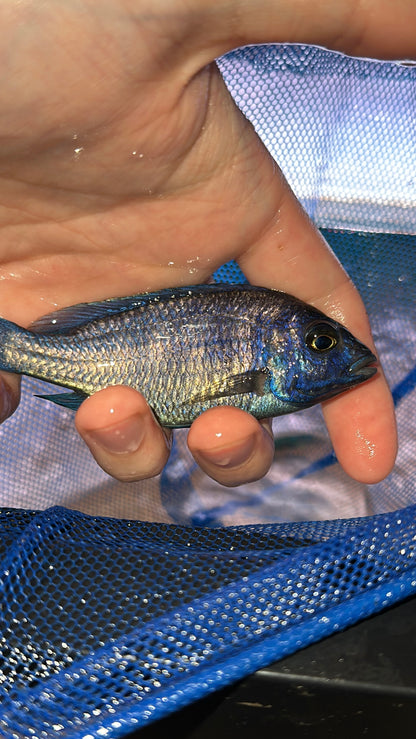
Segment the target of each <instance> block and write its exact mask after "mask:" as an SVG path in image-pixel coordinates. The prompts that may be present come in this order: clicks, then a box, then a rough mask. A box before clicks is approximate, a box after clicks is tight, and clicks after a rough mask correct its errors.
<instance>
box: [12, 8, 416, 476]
mask: <svg viewBox="0 0 416 739" xmlns="http://www.w3.org/2000/svg"><path fill="white" fill-rule="evenodd" d="M0 18H1V28H2V36H1V40H0V55H1V59H2V68H3V85H2V88H1V90H0V106H1V107H0V109H1V110H2V116H1V119H0V137H1V139H0V140H1V142H2V147H1V150H0V175H1V178H0V197H1V201H0V202H1V209H0V280H1V291H0V315H2V316H4V317H6V318H9V319H11V320H14V321H16V322H18V323H20V324H22V325H27V324H28V323H30V322H31V321H32V320H33V319H34V318H36V317H38V316H40V315H42V314H44V313H47V312H49V311H50V310H54V309H56V308H57V307H61V306H65V305H70V304H74V303H77V302H83V301H90V300H95V299H102V298H105V297H110V296H116V295H127V294H132V293H137V292H142V291H146V290H154V289H159V288H161V287H166V286H173V285H181V284H191V283H192V284H195V283H198V282H203V281H205V280H206V279H207V278H208V277H209V276H210V274H211V273H212V272H213V271H214V270H215V269H216V268H217V267H218V266H219V265H221V264H223V263H224V262H225V261H227V260H229V259H231V258H234V259H237V260H238V262H239V264H240V265H241V267H242V269H243V271H244V272H245V274H246V275H247V277H248V279H249V280H250V281H251V282H252V283H254V284H261V285H265V286H267V287H274V288H279V289H282V290H286V291H287V292H290V293H292V294H295V295H297V296H298V297H301V298H303V299H304V300H306V301H307V302H310V303H312V304H314V305H316V306H317V307H319V308H321V309H322V310H323V311H324V312H325V313H327V314H328V315H332V316H334V317H335V318H336V319H337V320H340V321H341V322H343V323H345V324H346V325H347V327H348V328H349V329H350V330H351V331H352V333H354V334H355V335H356V336H357V337H358V338H359V339H361V340H362V341H363V342H364V343H366V344H368V345H370V346H372V341H371V336H370V329H369V326H368V321H367V318H366V314H365V311H364V308H363V305H362V302H361V300H360V298H359V296H358V294H357V292H356V290H355V288H354V287H353V285H352V284H351V282H350V280H349V279H348V277H347V275H346V274H345V272H344V271H343V269H342V267H341V266H340V265H339V263H338V262H337V260H336V259H335V257H334V255H333V254H332V252H331V251H330V250H329V248H328V246H327V245H326V244H325V242H324V241H323V239H322V237H321V236H320V234H319V233H318V232H317V231H316V229H315V228H314V226H313V225H312V224H311V222H310V221H309V219H308V218H307V216H306V215H305V213H304V212H303V210H302V208H301V207H300V205H299V203H298V202H297V200H296V199H295V197H294V196H293V194H292V192H291V191H290V189H289V187H288V185H287V183H286V182H285V180H284V178H283V176H282V174H281V172H280V171H279V169H278V167H277V165H276V164H275V162H274V161H273V160H272V158H271V157H270V155H269V154H268V152H267V151H266V150H265V148H264V147H263V145H262V144H261V142H260V141H259V139H258V138H257V136H256V134H255V133H254V131H253V128H252V127H251V126H250V125H249V124H248V122H247V121H246V120H245V119H244V117H243V116H242V115H241V113H240V112H239V111H238V110H237V108H236V106H235V105H234V103H233V101H232V99H231V98H230V96H229V94H228V92H227V90H226V88H225V85H224V83H223V81H222V79H221V76H220V75H219V73H218V71H217V68H216V66H215V65H213V64H211V61H212V59H214V58H215V57H217V56H219V55H221V54H222V53H224V52H226V51H228V50H229V49H231V48H233V47H236V46H239V45H243V44H246V43H259V42H271V41H292V42H304V43H316V44H321V45H326V46H328V47H330V48H334V49H339V50H343V51H346V52H349V53H351V54H358V55H366V54H367V55H370V56H381V57H385V58H395V57H406V56H409V57H410V56H411V55H412V54H414V52H415V46H416V44H415V41H414V33H413V28H414V23H415V20H416V9H415V8H414V4H413V3H412V2H411V0H400V2H399V3H396V4H395V5H394V8H393V7H392V6H391V3H389V2H387V0H384V1H383V0H379V1H378V2H377V1H376V0H374V1H373V2H367V3H354V2H352V1H351V0H350V1H349V2H346V1H345V2H339V3H336V4H335V5H334V7H331V12H330V13H329V11H328V5H327V3H324V2H316V3H314V4H313V5H310V4H308V3H304V2H301V0H297V1H296V0H290V1H289V0H280V1H279V0H257V1H255V2H252V3H250V4H248V5H247V4H245V5H241V4H240V3H237V2H235V3H234V2H229V3H224V4H223V3H221V2H219V3H216V4H215V5H214V6H213V5H212V3H210V2H209V1H208V0H207V1H206V2H204V1H203V0H194V1H192V0H176V1H175V2H172V0H171V1H170V2H167V1H166V0H135V2H133V0H125V1H124V2H120V0H102V1H101V2H100V3H98V2H95V1H94V0H67V2H64V3H60V4H59V6H58V5H57V4H56V3H54V2H51V1H48V0H45V2H43V3H42V4H39V3H36V2H33V0H32V1H31V0H23V2H22V1H21V0H19V1H18V0H9V2H7V3H6V4H2V6H1V8H0ZM386 29H388V31H389V32H388V33H386ZM265 264H267V270H266V271H265V270H264V265H265ZM297 265H299V268H298V269H297V268H296V266H297ZM294 267H295V269H294ZM3 389H4V393H3V405H2V417H3V419H4V418H5V417H7V416H8V415H9V414H10V413H11V412H12V411H13V410H14V408H15V407H16V405H17V403H18V379H17V378H16V377H14V376H13V375H6V374H4V375H3ZM324 414H325V418H326V422H327V425H328V429H329V432H330V434H331V438H332V441H333V444H334V448H335V451H336V454H337V456H338V459H339V461H340V462H341V464H342V465H343V467H344V468H345V470H346V471H347V472H348V473H349V474H350V475H351V476H352V477H354V478H356V479H359V480H362V481H364V482H375V481H377V480H379V479H381V478H383V477H384V476H385V475H386V474H387V473H388V472H389V471H390V469H391V467H392V464H393V462H394V457H395V453H396V437H395V424H394V413H393V407H392V402H391V397H390V393H389V391H388V388H387V385H386V383H385V380H384V378H383V376H382V374H381V373H379V374H378V376H377V377H376V378H375V379H374V380H372V381H371V382H369V383H366V384H365V385H364V386H362V387H358V388H356V389H354V390H353V391H351V392H349V393H346V394H345V395H343V396H340V397H338V398H335V399H334V400H331V401H328V402H327V403H325V404H324ZM76 423H77V427H78V430H79V432H80V433H81V435H82V436H83V437H84V439H85V440H86V442H87V443H88V445H89V446H90V448H91V450H92V452H93V454H94V456H95V457H96V459H97V461H98V462H99V463H100V464H101V465H102V466H103V467H104V469H106V470H107V471H108V472H109V473H110V474H112V475H114V476H115V477H118V478H119V479H140V478H144V477H148V476H152V475H154V474H156V473H157V472H159V471H160V470H161V468H162V467H163V465H164V464H165V462H166V460H167V457H168V453H169V436H168V433H167V432H165V431H164V430H162V429H161V428H160V427H159V426H158V424H157V423H156V422H155V420H154V418H153V416H152V414H151V412H150V410H149V408H148V407H147V405H146V403H145V401H144V399H143V398H142V397H141V396H140V395H139V393H136V392H135V391H133V390H132V389H130V388H107V389H106V390H102V391H101V392H99V393H97V394H96V395H94V396H92V397H91V398H89V399H88V400H87V401H85V403H83V405H82V406H81V408H80V409H79V411H78V413H77V417H76ZM188 443H189V446H190V449H191V451H192V452H193V454H194V456H195V458H196V459H197V461H198V463H199V464H200V465H201V467H202V468H203V469H204V470H205V471H206V472H207V473H208V474H210V475H211V476H212V477H214V478H215V479H217V480H218V481H219V482H222V483H223V484H227V485H235V484H239V483H241V482H245V481H249V480H252V479H255V478H257V477H260V476H261V475H262V474H264V473H265V472H266V470H267V468H268V466H269V464H270V462H271V460H272V455H273V443H272V438H271V433H270V427H269V424H268V422H266V421H264V422H260V423H259V422H257V421H256V420H255V419H254V418H252V417H251V416H248V415H247V414H244V413H243V412H242V411H239V410H237V409H234V408H218V409H213V410H211V411H207V412H206V413H205V414H203V415H202V416H200V418H198V419H197V420H196V421H195V422H194V424H193V426H192V427H191V429H190V432H189V436H188Z"/></svg>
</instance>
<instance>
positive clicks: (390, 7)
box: [189, 0, 416, 59]
mask: <svg viewBox="0 0 416 739" xmlns="http://www.w3.org/2000/svg"><path fill="white" fill-rule="evenodd" d="M195 5H196V9H195V13H194V21H193V22H194V33H193V34H189V37H190V38H191V39H192V43H193V44H194V45H196V44H197V43H199V44H200V45H201V46H203V48H205V49H207V48H208V45H210V49H209V51H210V56H211V57H212V58H214V57H215V56H220V54H223V53H225V52H226V51H229V50H230V49H232V48H235V47H237V46H244V45H246V44H259V43H260V44H261V43H281V42H291V43H302V44H315V45H319V46H326V47H328V48H331V49H335V50H338V51H343V52H346V53H348V54H353V55H358V56H371V57H372V56H376V57H379V58H380V57H381V58H383V59H404V58H406V57H412V56H413V55H414V54H415V53H416V40H415V34H414V28H415V26H416V6H415V3H414V1H413V0H396V2H395V3H392V2H391V0H366V2H359V1H358V0H357V1H356V2H354V1H353V0H337V2H336V3H330V4H328V2H326V0H317V1H315V2H314V3H310V2H305V0H254V2H250V3H241V2H239V1H238V0H234V2H233V1H231V2H227V3H217V4H216V8H215V12H212V7H211V5H212V4H211V1H210V0H205V2H201V0H195ZM201 16H203V21H204V22H202V20H201ZM202 29H203V33H202ZM387 29H388V33H386V31H387Z"/></svg>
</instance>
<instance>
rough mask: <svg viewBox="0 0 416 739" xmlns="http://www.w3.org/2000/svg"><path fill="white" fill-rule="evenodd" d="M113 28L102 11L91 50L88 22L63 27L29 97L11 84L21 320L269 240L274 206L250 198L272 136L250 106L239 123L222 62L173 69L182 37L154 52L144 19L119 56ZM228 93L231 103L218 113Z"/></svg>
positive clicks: (3, 241) (13, 255)
mask: <svg viewBox="0 0 416 739" xmlns="http://www.w3.org/2000/svg"><path fill="white" fill-rule="evenodd" d="M132 25H133V24H132ZM105 30H106V29H104V28H103V27H102V25H101V26H97V23H96V19H95V18H94V17H92V18H91V31H90V34H87V35H86V38H85V48H82V46H81V49H78V48H77V45H76V42H75V39H76V38H77V37H78V35H79V34H78V33H76V28H75V27H74V29H73V34H69V35H67V36H66V37H65V39H60V38H59V36H58V38H57V41H56V47H55V51H56V56H55V63H54V65H53V67H52V68H51V69H50V70H49V71H48V73H47V74H46V75H45V74H44V73H43V76H42V74H41V73H40V72H41V71H43V72H44V67H45V65H46V61H47V60H46V59H43V58H42V57H41V58H40V59H38V64H39V73H37V70H36V69H35V70H33V66H32V62H31V59H30V57H28V55H26V59H27V61H28V64H27V68H25V67H22V68H21V70H20V71H21V74H20V82H21V88H22V100H19V99H18V98H16V91H14V94H13V95H8V96H7V91H4V92H3V95H4V96H5V98H7V100H5V102H4V107H3V110H4V109H5V108H6V109H8V116H7V122H8V124H7V129H8V130H7V129H6V130H5V131H4V132H3V137H4V140H5V141H6V144H7V156H5V157H4V158H3V160H0V167H1V169H2V174H3V179H2V182H1V183H0V192H1V190H2V191H3V194H2V201H3V203H6V208H5V209H4V211H3V214H2V221H1V226H2V230H1V232H0V261H1V276H2V277H3V288H4V289H3V291H2V297H1V304H0V310H2V311H3V314H4V312H6V313H7V315H8V317H11V318H14V319H16V320H19V321H23V322H27V321H28V320H30V319H31V318H33V317H35V315H38V314H40V313H44V312H46V311H47V310H48V308H49V306H50V307H53V306H54V305H55V304H58V305H62V304H65V303H67V304H70V303H74V302H77V301H80V300H91V299H94V298H98V297H106V296H110V295H117V294H120V293H126V292H132V291H133V292H134V291H139V290H142V289H143V290H144V289H151V288H154V287H161V286H163V285H170V284H178V283H186V282H199V281H201V280H204V279H206V278H207V277H208V275H209V274H210V273H211V272H212V269H213V268H215V267H216V266H218V265H219V264H221V263H222V262H224V261H225V260H226V259H228V258H230V257H234V256H237V255H238V253H240V252H241V251H243V250H244V249H245V248H246V247H247V246H248V245H249V244H250V243H251V241H252V240H253V238H256V236H257V233H256V232H258V231H260V229H262V228H263V227H264V223H265V221H266V219H267V218H269V217H270V213H269V211H270V209H271V207H272V205H273V206H274V204H273V203H272V202H264V200H262V201H261V203H259V204H257V207H256V208H253V207H251V208H250V209H247V207H246V205H245V203H246V201H247V200H248V199H249V198H250V197H251V195H252V191H254V192H255V190H256V189H257V188H258V186H259V182H255V181H253V174H252V173H253V171H254V172H256V168H255V167H253V166H252V163H251V162H250V159H251V158H252V157H253V156H256V148H257V151H258V152H259V151H260V147H259V146H258V144H257V140H256V139H255V138H254V137H253V136H252V135H251V130H250V129H248V127H247V125H246V124H245V122H244V120H243V119H242V118H237V121H238V125H239V129H240V130H238V131H237V130H234V131H233V136H232V137H230V136H228V135H227V129H228V128H230V125H231V122H232V125H233V126H234V128H235V120H236V117H235V111H234V109H233V107H232V105H231V104H230V103H229V100H228V95H227V93H226V91H225V88H224V86H223V83H222V80H221V79H220V77H219V75H218V72H217V70H216V68H215V66H212V67H210V68H206V69H204V70H203V71H201V72H199V73H196V74H195V76H194V77H193V78H192V77H191V80H189V79H186V78H185V77H184V71H183V69H182V68H181V65H180V64H179V63H178V69H177V71H174V72H172V66H174V63H175V59H174V53H173V52H172V50H171V49H170V48H169V45H168V44H165V49H164V50H163V51H162V53H161V54H160V56H159V58H156V59H155V58H152V57H149V56H148V57H146V48H147V45H148V44H149V43H150V44H151V39H149V37H147V43H146V45H145V44H144V43H143V44H142V46H141V45H140V37H141V36H140V32H141V31H143V32H144V30H146V29H143V28H141V27H140V26H138V27H136V28H132V29H131V47H129V46H128V44H127V47H126V46H124V53H123V55H120V53H119V45H121V44H122V43H123V42H124V44H126V38H125V37H126V36H127V40H128V39H129V38H130V33H126V32H125V33H124V38H120V39H115V41H114V44H113V46H114V48H113V49H112V50H110V54H109V53H108V49H107V48H106V47H105V46H103V45H100V43H97V42H99V39H100V37H101V35H104V33H105ZM107 31H108V29H107ZM147 31H148V29H147ZM36 32H37V30H36ZM50 32H51V29H48V33H50ZM84 35H85V29H84ZM138 40H139V43H138V42H137V41H138ZM45 48H47V46H45ZM90 49H95V51H94V52H93V54H92V59H91V53H90ZM111 52H112V53H111ZM45 53H46V52H45ZM48 53H50V50H48ZM75 53H77V54H78V59H77V64H76V65H75V66H71V67H70V68H69V69H67V68H66V65H67V59H68V57H71V56H73V55H74V54H75ZM169 53H170V59H169V57H168V54H169ZM22 58H23V59H24V58H25V55H24V54H22ZM146 61H147V66H146V63H144V62H146ZM168 64H170V65H171V66H168ZM163 68H165V69H166V72H161V71H160V69H162V70H163ZM91 69H92V70H94V69H95V70H97V72H96V75H95V77H94V75H92V74H91ZM12 71H13V70H12ZM32 80H37V85H36V88H35V89H33V90H32V92H31V93H30V94H28V93H27V92H26V90H27V89H30V85H31V81H32ZM63 89H64V92H63V91H62V90H63ZM65 90H67V91H68V93H69V94H66V93H65ZM23 91H24V92H23ZM18 92H19V91H18ZM79 92H81V93H82V97H81V96H80V95H79V94H78V93H79ZM219 97H222V98H223V99H224V100H225V102H226V104H225V105H224V103H222V107H220V113H221V114H220V115H218V111H217V112H216V115H215V117H214V116H210V103H214V104H215V108H218V106H217V103H218V98H219ZM80 98H81V99H80ZM51 100H57V101H58V102H57V103H56V107H54V108H53V110H52V111H51V108H50V105H49V104H48V103H50V101H51ZM126 101H127V102H126ZM29 107H30V109H31V111H32V113H31V116H30V120H31V125H30V127H28V126H27V124H26V120H27V112H28V108H29ZM16 131H18V132H19V134H18V136H17V137H16V135H15V132H16ZM28 152H30V153H29V155H28ZM208 154H209V156H208ZM249 165H250V166H249ZM247 171H249V172H250V175H249V176H248V177H247V176H245V175H244V172H247ZM270 176H272V171H270ZM218 192H221V202H220V204H219V203H218V200H217V197H216V196H217V193H218ZM10 193H12V197H11V196H10V195H9V194H10ZM8 200H9V201H10V202H7V201H8ZM7 206H9V207H7ZM16 207H17V208H19V213H18V217H16ZM253 213H254V214H255V217H254V215H253ZM14 275H18V277H19V279H18V280H15V279H14ZM9 290H10V291H12V292H13V300H11V295H9V294H8V292H9ZM12 306H13V307H12Z"/></svg>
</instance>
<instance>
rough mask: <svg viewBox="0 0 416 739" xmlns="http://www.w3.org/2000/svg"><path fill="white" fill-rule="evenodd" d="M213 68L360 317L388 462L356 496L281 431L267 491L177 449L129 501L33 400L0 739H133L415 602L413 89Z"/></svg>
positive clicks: (4, 558)
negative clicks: (377, 361) (368, 340)
mask: <svg viewBox="0 0 416 739" xmlns="http://www.w3.org/2000/svg"><path fill="white" fill-rule="evenodd" d="M219 65H220V68H221V71H222V73H223V75H224V77H225V79H226V82H227V84H228V85H229V87H230V89H231V91H232V94H233V95H234V97H235V99H236V100H237V102H238V104H239V105H240V107H241V108H242V109H243V111H244V113H245V114H246V115H247V116H248V117H249V118H250V119H251V120H252V121H253V123H254V125H255V126H256V129H257V131H258V133H259V135H260V136H261V137H262V138H263V140H264V141H265V143H266V145H267V146H268V147H269V149H270V150H271V151H272V153H273V155H274V156H275V157H276V159H277V160H278V161H279V164H280V165H281V166H282V168H283V170H284V171H285V174H286V175H287V177H288V179H289V181H290V183H291V185H292V187H293V189H294V190H295V192H296V194H297V195H298V196H299V197H300V199H301V200H302V202H303V203H304V205H305V207H306V208H307V210H308V211H309V213H310V214H311V216H312V217H313V218H314V219H315V221H316V223H317V224H318V226H319V227H320V228H321V229H322V230H323V232H324V235H325V237H326V238H327V239H328V241H329V243H330V244H331V246H332V248H333V249H334V250H335V252H336V253H337V255H338V256H339V258H340V260H341V261H342V263H343V264H344V265H345V267H346V269H347V270H348V271H349V273H350V274H351V276H352V277H353V279H354V281H355V283H356V285H357V287H358V288H359V290H360V292H361V294H362V296H363V298H364V301H365V303H366V306H367V309H368V311H369V314H370V318H371V322H372V326H373V331H374V335H375V340H376V344H377V347H378V350H379V352H380V355H381V358H382V361H383V365H384V368H385V371H386V374H387V377H388V380H389V382H390V385H391V388H392V391H393V397H394V401H395V405H396V411H397V418H398V425H399V437H400V449H399V456H398V460H397V464H396V467H395V469H394V471H393V473H392V474H391V475H390V476H389V478H388V479H387V480H385V481H384V482H382V483H380V484H377V485H372V486H365V485H362V484H359V483H355V482H353V481H351V480H350V479H349V478H347V476H346V475H345V474H344V473H343V472H342V470H341V469H340V467H339V465H338V464H337V461H336V459H335V456H334V454H333V451H332V448H331V445H330V442H329V439H328V436H327V434H326V431H325V428H324V425H323V421H322V417H321V412H320V409H319V408H313V409H309V410H307V411H304V412H301V413H298V414H294V415H292V416H288V417H284V418H280V419H277V420H276V421H275V422H274V433H275V439H276V445H275V446H276V449H275V462H274V464H273V466H272V469H271V471H270V473H269V474H268V475H267V476H266V477H265V478H264V479H263V480H262V481H260V482H257V483H251V484H249V485H242V486H240V487H239V488H237V489H233V490H229V489H227V488H223V487H222V486H220V485H219V484H217V483H214V482H213V481H212V480H209V479H208V478H207V477H206V476H204V475H203V473H202V472H201V471H200V470H199V469H198V468H197V467H196V465H195V463H194V462H193V460H192V458H191V457H190V455H189V453H188V452H187V447H186V433H187V432H186V430H181V431H178V432H176V433H175V442H174V447H173V450H172V455H171V458H170V461H169V463H168V465H167V466H166V468H165V469H164V470H163V472H162V474H161V475H160V476H159V477H157V478H155V479H153V480H149V481H145V482H140V483H123V484H121V483H118V482H116V481H114V480H112V479H111V478H110V477H108V476H107V475H106V474H105V473H104V472H102V471H100V470H99V469H98V467H97V466H96V465H95V463H94V462H93V461H92V459H90V456H89V453H88V452H87V451H86V450H85V449H84V446H83V444H82V443H81V441H80V440H79V439H78V437H77V434H76V432H75V430H74V427H73V414H72V412H70V411H66V410H64V409H62V408H58V407H56V406H53V405H51V404H46V403H44V402H42V401H37V400H36V399H33V397H32V396H33V393H34V392H39V391H41V389H40V388H41V384H40V383H39V382H38V381H34V380H25V381H24V383H23V394H22V403H21V406H20V407H19V410H18V411H17V413H16V414H15V415H14V416H13V417H12V418H11V419H10V420H9V421H7V423H5V424H4V425H3V426H2V427H1V428H0V438H1V456H0V466H1V480H0V497H1V501H0V502H1V506H2V511H1V513H0V531H1V583H2V587H1V592H0V598H1V606H2V613H3V615H2V633H1V646H0V653H1V664H0V733H1V735H2V736H4V737H5V738H6V739H23V738H24V739H27V737H33V739H48V737H55V736H57V735H59V736H62V737H65V739H66V738H67V737H68V738H69V737H83V739H87V738H88V739H89V738H90V737H94V738H95V737H102V736H106V737H116V736H123V735H125V734H127V733H128V732H129V731H131V730H133V729H136V728H138V727H140V726H144V725H145V724H146V723H148V722H149V721H151V720H153V719H156V718H158V717H161V716H163V715H165V714H166V713H168V712H170V711H172V710H175V709H177V708H179V707H180V706H182V705H185V704H186V703H189V702H190V701H192V700H194V699H196V698H199V697H201V696H203V695H204V694H206V693H208V692H210V691H212V690H215V689H217V688H219V687H220V686H222V685H224V684H226V683H229V682H231V681H233V680H235V679H237V678H239V677H242V676H244V675H247V674H248V673H249V672H251V671H253V670H255V669H256V668H259V667H261V666H264V665H265V664H267V663H269V662H271V661H272V660H274V659H277V658H279V657H281V656H283V655H286V654H288V653H290V652H293V651H294V650H296V649H298V648H300V647H303V646H305V645H306V644H308V643H310V642H311V641H314V640H317V639H319V638H321V637H323V636H325V635H328V634H330V633H332V632H334V631H335V630H337V629H340V628H343V627H345V626H347V625H349V624H352V623H354V622H355V621H357V620H358V619H359V618H362V617H364V616H367V615H369V614H371V613H374V612H376V611H377V610H380V609H381V608H383V607H385V606H386V605H388V604H390V603H393V602H395V601H397V600H399V599H401V598H404V597H406V596H408V595H410V594H412V593H414V592H415V591H416V567H415V558H414V553H415V541H416V524H415V512H416V489H415V481H416V460H415V455H414V448H415V439H416V427H415V420H414V419H415V407H416V366H415V358H416V330H415V326H416V305H415V301H414V293H415V287H416V266H415V264H416V261H415V248H416V236H414V235H412V230H413V231H414V225H413V224H414V223H415V215H416V214H415V188H416V184H415V180H414V164H415V140H414V137H415V134H414V116H415V107H416V106H415V90H416V72H415V69H414V68H412V67H409V66H406V65H401V64H395V63H379V62H373V61H363V60H352V59H349V58H346V57H343V56H342V55H339V54H333V53H330V52H327V51H325V50H322V49H316V48H310V47H308V48H305V47H299V46H283V47H270V46H268V47H250V48H248V49H244V50H239V51H236V52H234V53H232V54H230V55H228V56H227V57H225V58H223V59H221V60H220V61H219ZM215 278H216V279H219V280H229V281H232V282H239V281H242V280H244V276H243V275H242V274H241V273H240V272H239V270H238V267H237V266H236V265H235V264H227V265H225V266H224V267H223V268H222V269H221V270H219V272H218V273H217V274H216V275H215Z"/></svg>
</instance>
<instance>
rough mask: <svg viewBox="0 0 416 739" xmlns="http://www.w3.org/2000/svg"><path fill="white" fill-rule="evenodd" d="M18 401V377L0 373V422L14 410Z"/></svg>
mask: <svg viewBox="0 0 416 739" xmlns="http://www.w3.org/2000/svg"><path fill="white" fill-rule="evenodd" d="M19 401H20V377H18V375H12V374H9V373H8V372H7V373H6V372H4V373H0V423H3V421H5V420H6V418H9V416H11V415H12V413H14V412H15V410H16V408H17V406H18V405H19Z"/></svg>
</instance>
